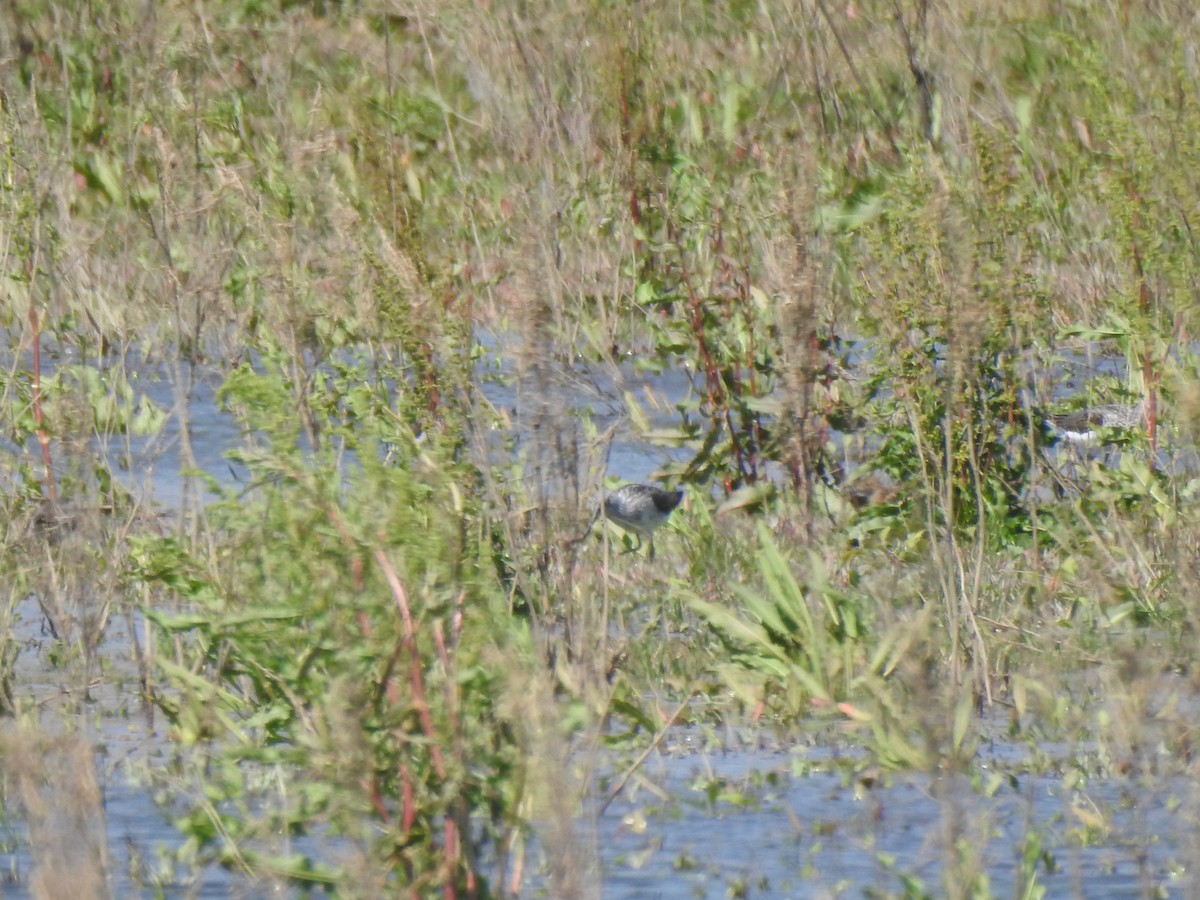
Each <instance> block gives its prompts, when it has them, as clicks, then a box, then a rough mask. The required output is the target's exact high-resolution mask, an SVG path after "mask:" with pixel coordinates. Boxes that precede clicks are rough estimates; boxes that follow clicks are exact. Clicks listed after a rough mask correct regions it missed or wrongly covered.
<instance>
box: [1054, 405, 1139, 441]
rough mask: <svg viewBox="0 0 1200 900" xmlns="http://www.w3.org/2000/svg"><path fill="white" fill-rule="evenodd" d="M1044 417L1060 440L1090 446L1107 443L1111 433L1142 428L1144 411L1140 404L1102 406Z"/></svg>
mask: <svg viewBox="0 0 1200 900" xmlns="http://www.w3.org/2000/svg"><path fill="white" fill-rule="evenodd" d="M1046 418H1047V419H1048V421H1049V422H1050V424H1051V425H1052V426H1053V428H1054V430H1055V431H1056V432H1057V433H1058V435H1059V437H1061V438H1062V439H1063V440H1064V441H1067V442H1069V443H1072V444H1080V445H1083V446H1091V445H1092V444H1096V443H1099V442H1101V441H1103V442H1105V443H1108V442H1110V441H1111V440H1112V438H1113V436H1114V435H1113V432H1115V431H1129V430H1131V429H1134V428H1137V427H1139V426H1141V425H1144V424H1145V423H1146V409H1145V404H1144V403H1136V404H1133V405H1128V404H1124V403H1105V404H1102V405H1100V406H1085V407H1084V408H1083V409H1077V410H1075V411H1074V412H1069V413H1051V414H1050V415H1049V416H1047V417H1046ZM1105 432H1108V433H1107V434H1106V433H1105Z"/></svg>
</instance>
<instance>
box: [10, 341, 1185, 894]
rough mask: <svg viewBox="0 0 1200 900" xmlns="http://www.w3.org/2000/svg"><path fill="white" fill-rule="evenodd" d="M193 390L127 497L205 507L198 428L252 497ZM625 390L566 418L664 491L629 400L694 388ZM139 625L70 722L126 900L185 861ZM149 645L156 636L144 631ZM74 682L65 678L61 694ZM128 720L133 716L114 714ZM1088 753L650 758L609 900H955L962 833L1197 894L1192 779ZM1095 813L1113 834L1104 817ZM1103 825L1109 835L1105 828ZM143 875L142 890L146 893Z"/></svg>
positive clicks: (1062, 888)
mask: <svg viewBox="0 0 1200 900" xmlns="http://www.w3.org/2000/svg"><path fill="white" fill-rule="evenodd" d="M166 374H168V373H143V375H142V377H141V378H140V379H139V380H138V386H139V389H141V390H143V391H145V393H146V395H147V396H148V397H149V398H150V399H151V400H153V401H154V402H155V403H156V404H158V405H159V406H161V407H163V408H166V409H171V408H176V406H177V404H178V402H179V400H180V398H179V396H178V394H177V391H176V390H175V388H174V387H173V386H172V384H171V382H170V381H169V379H168V378H166V377H158V376H165V375H166ZM193 375H194V376H195V377H194V384H193V389H192V391H191V392H190V396H189V397H188V398H187V401H188V404H187V410H186V417H181V416H178V415H174V416H172V417H171V418H170V419H169V421H168V425H167V427H166V428H165V429H164V431H163V433H162V434H160V435H158V436H156V437H155V438H153V439H139V440H130V441H129V442H124V441H122V442H121V443H120V444H119V445H117V444H116V443H115V442H114V445H113V446H111V447H108V448H103V447H97V449H98V451H102V452H105V453H106V454H107V455H109V457H110V458H113V457H120V456H122V455H123V456H124V457H125V458H126V459H127V460H128V462H129V463H130V464H129V466H128V468H127V469H126V470H125V472H124V475H123V476H122V477H124V478H126V479H127V484H128V486H129V487H130V488H131V489H132V490H134V491H135V492H137V493H138V494H139V496H141V497H143V498H144V500H145V501H146V502H147V503H152V504H154V505H156V506H157V507H158V508H160V509H163V510H165V511H168V512H169V511H171V510H176V509H179V508H180V507H181V506H182V505H184V504H185V503H194V502H203V496H202V494H200V492H199V481H198V480H197V479H196V478H195V476H194V475H193V474H190V473H189V471H188V466H189V464H190V463H189V462H188V461H187V460H186V459H185V458H184V457H185V454H181V452H180V450H181V446H182V445H181V428H182V426H181V422H182V421H184V418H186V421H187V423H188V426H187V427H188V434H189V437H190V441H189V443H190V447H191V452H192V454H193V456H194V461H195V464H196V466H197V468H199V469H202V470H203V471H205V472H208V473H210V474H211V475H213V476H215V477H216V478H217V479H218V480H219V481H220V482H222V483H225V484H233V483H238V482H240V481H241V480H242V476H243V474H244V473H242V472H241V471H240V470H239V469H237V467H236V466H233V465H231V464H230V462H229V461H228V460H227V459H226V457H225V455H226V453H227V452H228V451H229V450H230V449H231V448H233V447H235V446H237V444H238V442H239V441H240V440H241V432H240V428H239V426H238V424H237V423H236V421H235V420H234V419H233V417H232V416H229V415H227V414H225V413H222V412H221V411H220V410H219V409H218V408H217V406H216V403H215V400H214V394H215V386H216V384H217V378H216V373H215V372H213V371H211V370H196V371H195V372H194V373H193ZM621 376H622V378H623V383H621V384H614V383H611V382H606V381H605V380H604V377H603V376H602V375H601V374H598V373H596V372H593V371H591V370H588V369H585V368H583V367H581V368H580V369H579V370H577V371H575V372H573V376H572V378H570V379H565V380H564V381H563V382H562V383H561V385H560V387H559V388H556V389H555V390H554V391H552V392H551V394H550V396H551V399H554V401H555V402H557V403H559V404H566V403H572V404H576V405H587V406H589V407H590V409H591V417H592V420H593V422H594V423H595V424H596V426H597V428H598V429H599V430H600V431H603V430H605V429H607V428H608V427H609V426H615V432H614V436H613V440H612V443H611V449H610V451H609V453H608V457H607V472H608V474H609V475H610V476H612V477H614V478H615V479H617V480H619V481H650V480H652V478H653V475H654V472H655V470H656V469H658V468H659V467H660V466H661V465H662V464H663V463H665V462H668V461H670V460H676V461H678V460H682V459H684V458H686V457H687V455H688V454H687V451H685V450H682V449H672V448H669V447H661V446H649V445H647V444H646V443H645V442H644V441H642V440H641V439H640V438H639V436H638V434H637V433H636V432H634V430H633V429H632V428H630V427H629V425H628V424H627V422H626V415H625V407H624V399H623V397H624V393H623V392H624V391H626V390H628V391H631V392H632V393H633V394H634V395H635V396H637V397H639V398H648V399H646V402H645V403H644V404H643V405H644V406H645V408H646V409H647V411H648V412H649V413H650V424H651V425H652V427H656V428H661V429H663V430H664V431H665V430H667V429H668V428H669V427H671V426H673V425H675V424H676V421H677V420H676V414H675V413H674V412H673V411H672V410H671V409H670V408H669V406H656V405H655V403H654V402H652V401H653V400H654V398H659V397H662V398H679V397H681V396H683V395H684V394H685V393H686V392H687V390H688V384H689V382H688V378H687V376H686V373H682V372H674V373H666V374H664V375H661V376H646V375H642V374H639V373H638V372H637V371H635V369H634V367H633V366H632V364H630V365H628V366H626V367H623V368H622V372H621ZM585 386H586V387H585ZM482 390H483V392H484V394H485V396H486V397H487V400H488V401H489V402H490V403H492V404H493V405H495V406H497V407H501V408H505V409H509V410H512V411H513V412H514V414H515V413H516V411H517V410H518V409H519V408H521V407H522V402H523V400H524V399H525V398H524V397H523V396H522V394H521V392H520V389H519V386H518V385H514V384H512V383H503V382H485V383H484V384H483V385H482ZM543 399H545V395H544V394H543ZM559 412H563V410H561V409H560V410H559ZM514 427H515V428H516V429H517V431H518V434H517V438H518V441H522V440H524V441H532V440H533V439H534V437H533V435H532V434H530V433H529V431H528V430H523V429H524V423H523V422H522V421H521V419H520V417H519V416H516V418H515V426H514ZM18 613H19V616H20V622H19V626H18V634H17V637H18V639H19V641H20V642H21V643H22V645H23V647H24V651H23V653H22V655H21V657H20V658H19V660H18V666H17V671H18V674H19V684H18V690H19V691H20V692H22V698H24V699H30V698H32V699H33V700H34V701H36V703H37V705H38V707H39V708H44V709H45V710H46V711H47V716H46V718H47V720H48V721H51V720H53V719H55V718H56V717H57V718H58V721H62V716H63V711H62V709H63V705H64V704H63V703H61V702H55V698H56V697H57V696H58V695H60V694H61V692H62V691H63V685H62V684H60V683H59V678H58V673H56V671H55V670H54V668H53V667H52V666H50V665H49V664H48V662H47V658H46V652H45V651H46V649H47V648H48V647H49V640H48V638H47V636H46V635H45V634H44V633H43V632H42V626H41V621H42V618H41V614H40V611H39V610H38V608H37V606H36V604H35V603H33V602H32V601H29V602H26V603H24V604H22V606H21V608H20V609H19V610H18ZM126 627H127V624H126V622H125V620H123V619H114V621H113V623H112V625H110V627H109V630H108V632H107V634H106V636H105V643H104V645H103V653H104V654H105V655H106V658H107V659H108V661H109V665H111V666H115V667H116V669H115V670H114V669H112V668H110V669H107V670H106V673H105V674H106V677H105V679H104V680H103V682H102V684H101V686H100V687H99V688H97V690H96V692H95V693H94V694H93V696H92V697H91V698H90V699H89V700H88V701H87V702H83V703H78V702H77V701H76V700H71V702H73V703H75V704H76V705H75V707H74V711H73V712H71V713H69V714H68V716H67V718H68V721H71V722H73V723H74V724H75V726H76V727H78V728H80V729H81V730H82V731H83V732H84V733H85V734H87V735H88V738H89V740H91V741H92V742H93V743H94V745H95V747H96V760H97V769H98V777H99V779H100V782H101V788H102V791H103V797H104V827H105V830H106V837H107V843H108V848H109V854H110V858H109V873H110V877H111V884H112V887H113V895H114V896H116V897H132V896H143V895H148V893H149V889H148V888H146V887H143V886H142V885H145V884H147V883H150V882H151V881H152V880H153V873H155V872H157V871H159V864H158V859H159V856H160V854H163V853H168V854H169V853H170V852H171V851H173V850H175V849H177V848H178V847H180V846H181V844H182V838H181V837H180V835H179V833H178V832H177V831H176V830H175V829H174V828H173V826H172V825H171V824H170V822H169V820H168V816H167V814H166V813H164V811H163V810H162V809H160V807H159V805H158V804H157V803H156V802H155V798H154V795H153V793H152V791H151V789H150V788H149V787H146V786H144V785H145V781H146V779H145V777H144V776H145V772H146V771H147V769H149V768H152V767H156V766H161V765H162V764H163V762H164V760H166V759H167V758H169V756H170V754H171V752H172V750H173V745H172V744H171V743H170V741H169V740H168V739H167V736H166V735H165V734H163V733H162V730H161V728H162V722H161V719H156V718H155V717H154V716H153V714H152V713H150V714H148V713H147V712H145V711H143V710H142V709H140V708H139V707H138V706H137V703H138V701H137V700H136V695H137V689H136V684H137V681H136V672H135V671H134V670H133V666H132V662H131V661H130V660H129V656H130V653H129V649H130V647H131V637H130V635H129V634H128V633H126V630H125V629H126ZM133 627H134V628H140V627H141V623H140V621H139V620H137V619H134V621H133ZM67 680H68V679H67V678H66V676H63V678H62V681H63V684H65V683H66V681H67ZM122 685H124V686H125V687H124V688H123V689H124V690H125V691H126V692H127V695H126V696H124V697H123V696H121V695H120V692H121V690H122V687H121V686H122ZM124 704H131V705H132V708H128V709H126V707H125V705H124ZM120 709H125V712H124V713H123V714H114V712H113V711H114V710H120ZM690 737H691V736H690V735H688V734H687V733H686V732H683V731H681V732H680V733H679V734H677V735H676V736H674V741H675V743H676V744H679V745H686V744H687V743H688V741H689V739H690ZM1079 750H1080V748H1071V747H1063V748H1058V750H1055V748H1043V751H1044V752H1048V753H1049V752H1060V753H1061V758H1062V760H1063V764H1062V766H1061V767H1060V768H1059V769H1057V770H1055V774H1052V775H1034V774H1027V773H1026V774H1017V775H1015V776H1012V779H1011V780H1010V778H1009V776H1008V775H1007V774H1006V775H1005V777H1003V778H999V783H998V784H994V785H988V784H982V783H981V784H971V783H969V782H968V781H967V780H966V779H965V778H962V777H954V778H951V777H945V778H942V779H936V778H930V777H928V776H920V775H897V776H894V777H882V778H880V779H879V782H878V783H877V784H875V785H873V786H871V787H867V786H865V785H863V784H861V783H859V782H857V781H855V779H854V778H853V777H851V776H850V775H848V774H846V773H845V772H844V771H843V770H842V767H840V766H838V765H834V764H832V763H831V759H830V754H829V753H828V752H827V751H820V750H817V751H812V750H809V751H805V750H799V749H791V750H787V751H763V750H758V749H743V748H738V749H733V750H730V751H728V752H722V753H719V754H713V753H709V754H707V755H704V754H700V753H697V752H695V751H694V750H693V751H689V752H679V753H674V754H668V755H663V756H660V757H657V758H655V759H653V760H651V762H650V763H648V764H647V766H646V769H645V771H644V773H643V776H644V778H646V779H648V780H650V781H652V782H654V783H656V784H657V785H658V786H659V787H660V788H661V789H663V790H665V791H666V794H667V798H668V799H667V800H665V801H664V800H662V799H660V797H659V796H658V795H656V794H654V793H652V792H650V791H648V790H645V789H644V788H639V787H637V786H636V785H635V786H633V787H631V788H630V789H629V790H627V791H626V793H625V794H624V795H623V796H621V797H620V798H618V799H617V800H616V801H615V802H614V803H613V804H612V805H611V806H609V807H608V808H607V809H606V810H605V811H604V812H602V813H596V812H595V810H596V806H595V805H593V807H592V811H593V812H592V814H591V815H584V816H583V817H581V819H580V823H579V824H580V828H581V831H584V832H594V834H595V835H596V841H597V844H596V849H597V852H598V855H599V859H600V861H601V865H602V889H601V895H602V896H604V897H611V898H647V897H661V898H680V900H683V898H696V897H709V896H711V897H725V896H748V897H824V896H831V897H832V896H853V897H859V896H864V895H869V896H890V895H897V896H902V895H903V894H904V892H905V883H904V880H903V879H904V878H914V879H917V880H918V881H919V882H920V883H921V884H922V885H923V889H924V890H925V891H926V892H928V893H929V894H930V895H932V896H938V895H940V894H942V892H943V881H942V879H943V866H944V865H945V861H946V859H947V858H948V857H947V853H946V850H945V845H946V841H947V837H946V835H953V836H966V837H967V838H968V840H969V841H970V848H971V853H970V854H968V856H969V857H970V858H971V859H973V860H975V861H976V862H977V864H978V865H979V867H980V868H981V869H982V870H983V871H985V872H986V873H987V879H988V886H989V889H990V892H991V893H992V894H993V895H995V896H1013V895H1014V893H1015V892H1016V890H1017V887H1018V885H1019V883H1020V871H1021V869H1020V864H1021V860H1020V858H1019V848H1021V847H1022V846H1027V845H1028V842H1029V841H1030V840H1032V839H1034V838H1036V839H1037V840H1039V841H1040V842H1041V845H1042V848H1043V850H1044V854H1043V855H1042V856H1041V857H1040V858H1038V854H1034V857H1035V859H1037V861H1036V862H1035V863H1034V864H1033V869H1034V871H1035V872H1036V878H1037V882H1038V883H1039V884H1041V885H1043V886H1044V887H1045V888H1046V890H1047V896H1050V897H1066V896H1079V897H1097V896H1104V897H1126V896H1128V897H1143V896H1156V895H1159V894H1160V893H1163V894H1165V895H1169V896H1195V895H1198V894H1200V885H1198V884H1197V882H1196V880H1195V875H1194V874H1192V873H1194V872H1195V871H1196V868H1197V865H1198V864H1200V848H1198V847H1197V844H1198V843H1200V841H1197V835H1200V823H1198V818H1200V816H1198V813H1197V810H1198V809H1200V797H1198V796H1197V786H1196V785H1195V784H1194V783H1193V780H1190V779H1186V778H1183V777H1182V776H1171V777H1166V778H1155V779H1151V778H1147V779H1145V780H1143V781H1139V780H1137V779H1135V778H1133V777H1130V778H1128V779H1107V780H1100V781H1088V780H1086V779H1085V781H1084V786H1083V787H1082V788H1081V787H1079V786H1078V785H1077V783H1076V781H1072V780H1069V779H1068V778H1067V773H1069V771H1070V762H1069V761H1070V760H1072V759H1073V758H1074V757H1075V756H1076V755H1077V752H1078V751H1079ZM1025 753H1026V751H1025V748H1023V747H1022V746H1020V745H1019V744H1015V743H1007V742H1005V741H1003V740H999V741H995V742H993V743H992V744H989V745H987V746H986V747H985V749H984V750H983V751H981V755H980V757H979V760H978V761H979V763H980V765H979V769H980V771H981V772H983V773H984V774H985V775H986V773H987V772H989V771H1002V772H1004V773H1010V772H1018V773H1021V772H1022V771H1023V766H1022V760H1023V759H1024V757H1025ZM806 754H811V756H807V755H806ZM1052 768H1053V767H1052ZM1069 785H1070V786H1069ZM1093 814H1094V816H1097V817H1098V818H1091V819H1089V818H1088V816H1089V815H1093ZM1089 821H1092V822H1095V821H1098V822H1102V823H1103V826H1102V827H1097V828H1092V829H1089V828H1088V827H1086V826H1087V823H1088V822H1089ZM314 841H315V839H314ZM309 849H311V851H312V852H313V853H314V855H317V854H319V853H320V851H321V849H323V848H321V847H319V846H318V844H316V843H315V842H314V843H312V844H311V845H310V847H309ZM326 849H327V848H326ZM31 865H32V863H31V860H30V858H29V855H28V852H27V847H26V846H25V838H24V834H23V827H22V824H21V823H20V822H19V821H15V820H8V821H6V822H4V823H3V824H2V825H0V872H3V873H6V875H5V876H2V877H3V880H2V881H0V887H2V889H3V893H4V895H5V896H12V897H25V896H30V890H29V873H30V870H31ZM138 869H140V870H141V871H142V873H143V875H142V876H140V877H135V876H133V875H131V871H135V870H138ZM195 874H196V880H194V881H187V882H183V881H177V880H174V879H173V877H172V876H171V875H170V874H169V873H168V874H166V875H164V876H163V877H164V878H165V880H166V881H165V885H164V890H165V891H166V893H167V894H168V895H169V896H183V895H186V896H195V897H227V896H239V895H240V896H257V895H258V894H256V886H254V885H250V884H247V883H246V882H244V881H241V880H240V879H239V878H237V877H236V876H234V875H231V874H230V873H227V872H225V871H223V870H220V869H216V868H210V869H206V870H204V871H202V872H199V873H195ZM181 877H182V876H181ZM542 890H544V886H542V885H540V884H539V883H538V882H537V881H536V879H535V880H534V881H532V882H531V883H530V891H529V893H530V894H532V895H537V894H538V893H539V891H542ZM285 895H286V894H285Z"/></svg>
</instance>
